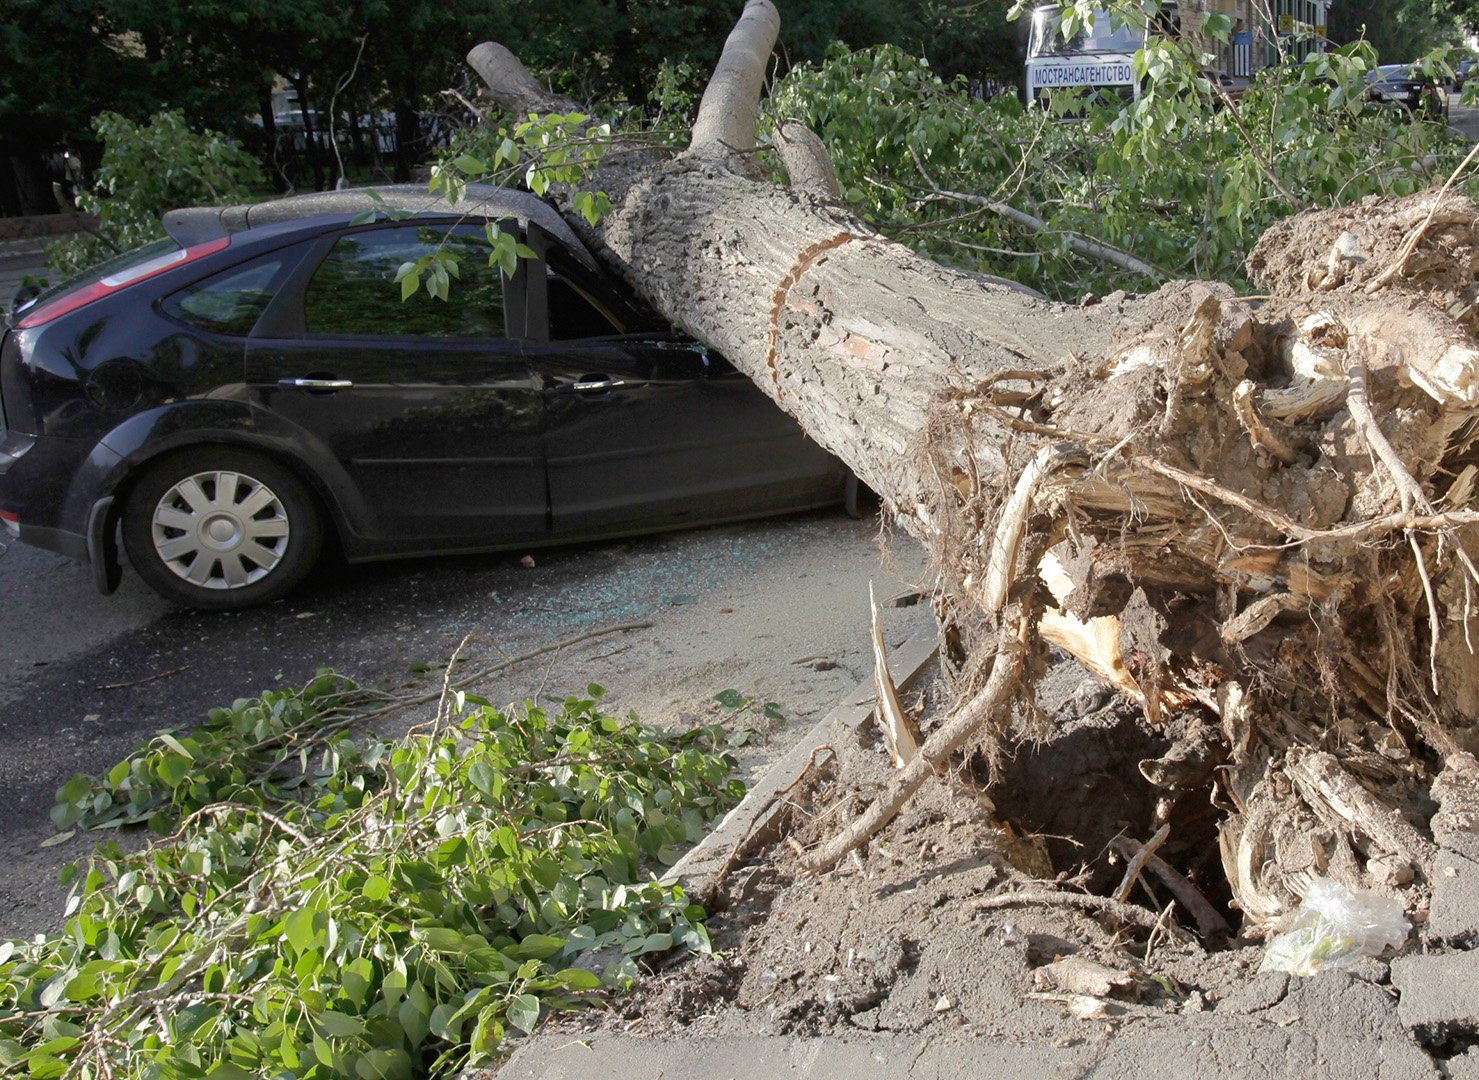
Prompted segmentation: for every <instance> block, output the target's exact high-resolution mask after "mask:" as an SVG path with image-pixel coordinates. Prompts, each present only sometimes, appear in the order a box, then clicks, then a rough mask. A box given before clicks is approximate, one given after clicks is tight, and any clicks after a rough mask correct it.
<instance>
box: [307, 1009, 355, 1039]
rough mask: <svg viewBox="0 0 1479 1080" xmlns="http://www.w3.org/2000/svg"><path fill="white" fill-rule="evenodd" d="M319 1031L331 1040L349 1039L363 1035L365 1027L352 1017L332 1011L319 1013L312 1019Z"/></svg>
mask: <svg viewBox="0 0 1479 1080" xmlns="http://www.w3.org/2000/svg"><path fill="white" fill-rule="evenodd" d="M313 1019H314V1022H315V1023H316V1024H317V1025H318V1028H319V1030H320V1031H322V1032H323V1033H324V1034H325V1035H327V1036H328V1037H329V1038H331V1039H350V1038H353V1037H354V1036H356V1035H361V1034H363V1033H364V1030H365V1025H364V1024H363V1023H362V1022H361V1021H359V1020H357V1019H356V1018H355V1017H353V1016H348V1015H346V1014H345V1013H341V1012H335V1011H334V1010H332V1009H328V1010H325V1011H324V1012H321V1013H319V1014H318V1015H317V1016H315V1017H314V1018H313Z"/></svg>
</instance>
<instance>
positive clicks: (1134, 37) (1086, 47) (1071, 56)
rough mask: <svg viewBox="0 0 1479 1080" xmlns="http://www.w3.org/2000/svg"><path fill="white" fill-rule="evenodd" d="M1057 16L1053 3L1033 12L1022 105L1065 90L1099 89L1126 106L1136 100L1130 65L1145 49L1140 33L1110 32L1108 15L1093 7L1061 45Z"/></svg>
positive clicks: (1122, 28) (1129, 29)
mask: <svg viewBox="0 0 1479 1080" xmlns="http://www.w3.org/2000/svg"><path fill="white" fill-rule="evenodd" d="M1062 16H1063V12H1062V9H1061V8H1059V7H1058V6H1057V5H1056V4H1050V5H1048V6H1046V7H1040V8H1038V9H1037V10H1036V11H1034V12H1033V13H1032V27H1031V30H1030V32H1029V35H1028V39H1027V63H1026V70H1025V71H1024V73H1023V74H1024V78H1023V100H1024V104H1027V105H1033V104H1037V103H1038V102H1039V99H1044V98H1045V95H1046V94H1047V93H1050V92H1051V91H1053V90H1057V89H1062V88H1066V87H1084V88H1093V89H1100V88H1102V89H1106V90H1110V91H1113V92H1114V93H1115V94H1116V95H1117V96H1119V97H1120V98H1123V99H1124V100H1125V101H1134V100H1135V99H1136V98H1138V97H1139V96H1140V85H1139V83H1138V82H1137V81H1136V79H1135V69H1134V64H1133V60H1134V58H1135V53H1136V52H1137V51H1138V50H1140V49H1142V48H1144V47H1145V28H1144V27H1143V26H1141V27H1134V26H1128V25H1124V26H1119V27H1117V28H1113V29H1111V27H1110V22H1109V13H1108V12H1106V11H1104V10H1103V9H1101V8H1095V9H1094V16H1093V19H1092V20H1091V21H1090V22H1089V23H1088V24H1087V25H1084V26H1080V27H1079V28H1078V31H1077V32H1076V33H1075V34H1074V35H1073V36H1072V37H1070V38H1068V39H1067V40H1065V39H1064V37H1063V34H1062V31H1061V29H1060V26H1059V23H1060V20H1061V19H1062ZM1043 103H1044V104H1046V101H1045V100H1044V101H1043Z"/></svg>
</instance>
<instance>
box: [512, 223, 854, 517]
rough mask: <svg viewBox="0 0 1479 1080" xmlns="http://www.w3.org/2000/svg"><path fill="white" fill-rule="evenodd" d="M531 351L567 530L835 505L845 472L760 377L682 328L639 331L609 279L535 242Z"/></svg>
mask: <svg viewBox="0 0 1479 1080" xmlns="http://www.w3.org/2000/svg"><path fill="white" fill-rule="evenodd" d="M531 241H532V246H534V247H535V249H536V251H540V252H541V254H542V255H543V256H544V273H543V274H542V275H541V274H539V272H538V269H537V264H536V267H531V268H530V273H529V281H528V305H529V309H528V326H529V330H530V340H528V341H526V342H525V345H524V347H525V352H526V355H527V356H528V359H529V363H530V366H531V367H532V369H533V371H534V373H535V375H536V376H537V377H538V378H539V379H540V380H541V383H542V387H543V393H544V399H545V407H544V424H545V428H544V432H545V436H544V446H545V460H546V470H547V472H548V476H549V491H550V508H551V514H552V519H553V525H554V529H555V531H556V532H557V533H560V534H565V535H568V534H579V533H584V532H591V531H628V530H630V531H637V530H643V529H655V528H662V527H667V526H671V525H675V524H681V523H686V522H700V521H716V520H721V519H725V518H735V517H743V516H747V515H754V514H759V513H765V512H768V511H780V510H789V509H797V508H800V507H805V506H817V505H823V504H826V503H828V502H833V501H835V500H836V499H837V498H839V497H840V494H841V490H842V477H843V470H842V466H841V465H840V464H839V463H838V462H837V460H836V459H835V458H833V457H832V456H831V455H830V454H827V453H826V452H825V451H824V450H822V449H821V448H820V447H819V446H817V445H816V444H815V443H813V442H812V441H811V440H809V439H807V438H806V436H805V435H804V434H803V433H802V431H801V428H800V426H799V425H798V424H797V423H796V422H795V421H794V420H793V419H791V418H790V417H789V416H787V415H786V414H785V413H783V412H782V411H781V410H780V409H779V408H778V407H777V406H776V405H775V404H774V403H773V402H772V401H770V400H769V399H768V398H766V397H765V396H764V395H763V394H762V393H761V392H760V391H759V389H757V388H756V387H755V385H754V384H753V383H751V382H750V380H749V379H748V378H746V377H745V376H743V375H741V374H740V373H738V372H737V371H735V370H734V369H733V368H732V367H731V366H730V365H729V364H727V363H726V362H724V361H723V360H722V359H720V358H719V357H717V356H714V355H711V354H710V353H709V352H708V350H706V349H705V348H704V347H703V346H702V345H699V344H697V343H696V342H694V341H692V340H691V339H687V338H684V337H682V336H680V335H677V334H673V333H671V332H665V331H659V332H653V331H650V330H647V331H634V330H631V329H629V328H628V326H627V325H624V319H623V317H622V312H621V311H620V309H619V308H617V306H616V305H614V304H610V303H606V302H603V291H602V289H603V287H602V284H601V282H600V281H599V280H598V279H596V278H595V277H594V275H592V274H591V273H590V272H589V271H587V270H585V269H584V268H583V267H581V266H580V265H578V264H577V263H576V262H575V261H574V260H573V259H571V258H570V257H569V256H568V255H567V254H564V253H563V251H562V249H560V248H559V247H558V246H557V245H556V244H555V243H554V241H552V240H545V241H541V238H539V237H538V236H537V235H536V234H531Z"/></svg>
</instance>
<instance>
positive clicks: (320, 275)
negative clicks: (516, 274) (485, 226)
mask: <svg viewBox="0 0 1479 1080" xmlns="http://www.w3.org/2000/svg"><path fill="white" fill-rule="evenodd" d="M439 248H440V249H441V250H442V251H443V252H447V253H450V254H453V255H456V256H457V257H458V267H457V272H458V276H457V277H456V278H455V279H453V281H452V288H451V290H450V292H451V295H450V296H449V297H448V298H447V299H446V300H433V299H432V298H431V296H430V295H428V294H427V292H426V291H425V289H421V290H418V291H417V292H416V294H415V295H413V296H412V297H411V298H410V299H409V300H406V301H404V302H402V300H401V290H400V286H399V285H397V284H396V282H395V275H396V271H397V270H399V269H400V267H401V266H402V265H403V264H405V263H408V262H414V261H415V260H416V259H419V258H421V257H422V256H423V255H429V254H431V253H432V252H434V251H436V250H438V249H439ZM490 253H491V249H490V248H489V246H488V241H487V238H486V237H485V236H484V235H483V232H482V230H481V229H478V228H474V227H472V226H457V227H455V228H453V229H450V230H449V229H447V228H446V227H445V226H427V225H419V226H418V225H407V226H403V227H399V228H389V229H373V230H370V231H368V232H356V233H346V234H345V235H343V236H341V237H339V239H338V240H337V241H336V242H335V244H334V246H333V248H332V249H331V250H330V251H329V253H328V255H326V256H324V260H323V262H322V263H320V264H319V266H318V269H317V270H315V271H314V273H313V277H312V278H311V279H310V280H309V282H308V288H307V290H306V291H305V292H304V295H303V322H304V328H305V330H306V331H307V332H308V333H309V334H310V335H313V336H334V337H340V336H362V335H376V336H385V335H393V336H397V337H404V336H408V335H409V336H414V337H453V338H456V337H501V336H502V335H503V333H504V322H503V280H502V278H501V277H500V276H499V272H498V268H497V267H496V266H489V265H488V256H489V254H490Z"/></svg>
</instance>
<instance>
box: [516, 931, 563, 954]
mask: <svg viewBox="0 0 1479 1080" xmlns="http://www.w3.org/2000/svg"><path fill="white" fill-rule="evenodd" d="M564 947H565V939H564V938H558V937H551V936H549V935H548V934H530V935H528V936H527V937H525V938H524V939H523V940H522V941H520V942H519V943H518V944H517V945H515V946H514V947H513V948H512V949H509V950H507V951H508V952H509V954H510V955H512V956H513V957H515V958H516V959H519V960H547V959H549V958H550V957H551V956H554V955H555V953H557V952H559V951H560V950H561V949H563V948H564Z"/></svg>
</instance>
